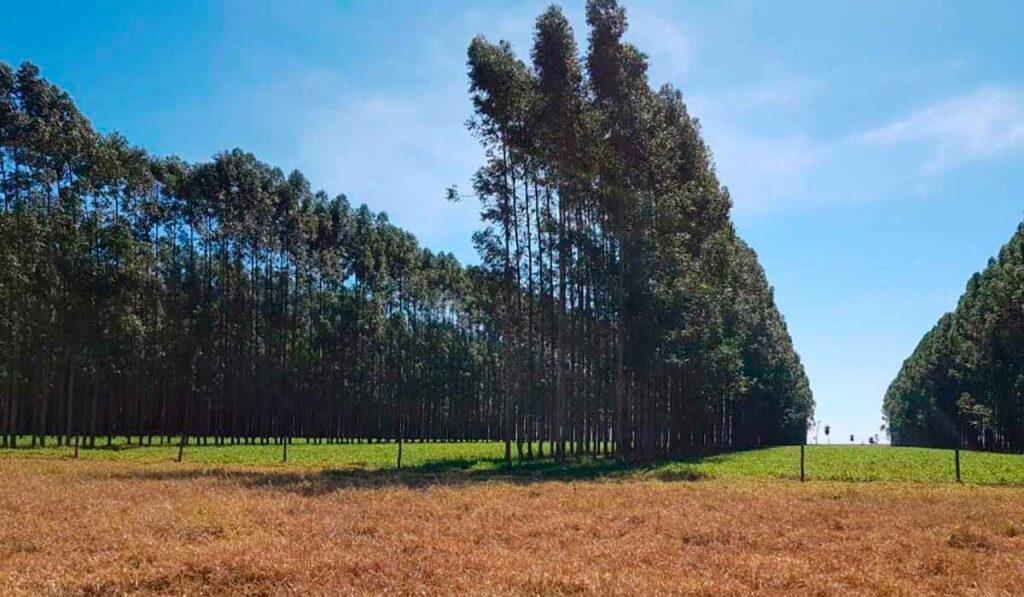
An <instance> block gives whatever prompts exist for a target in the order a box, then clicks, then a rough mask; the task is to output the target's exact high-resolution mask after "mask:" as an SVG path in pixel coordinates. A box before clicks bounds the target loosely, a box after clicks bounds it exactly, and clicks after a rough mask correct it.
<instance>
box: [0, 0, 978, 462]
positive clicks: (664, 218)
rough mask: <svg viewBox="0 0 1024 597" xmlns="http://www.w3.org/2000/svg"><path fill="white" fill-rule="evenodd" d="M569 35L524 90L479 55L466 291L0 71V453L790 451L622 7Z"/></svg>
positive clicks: (382, 233) (799, 424) (714, 216)
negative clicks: (277, 444) (164, 447)
mask: <svg viewBox="0 0 1024 597" xmlns="http://www.w3.org/2000/svg"><path fill="white" fill-rule="evenodd" d="M587 24H588V26H589V27H590V41H589V48H588V49H587V51H586V56H580V55H578V54H579V52H578V49H577V47H576V45H575V41H574V40H575V38H574V36H573V33H572V28H571V26H570V24H569V23H568V21H567V20H566V19H565V17H564V15H562V13H561V11H560V10H559V9H557V8H550V9H548V10H547V11H545V12H544V13H543V14H542V15H541V16H540V18H539V19H538V20H537V24H536V31H535V37H534V46H533V49H532V52H531V56H530V58H531V63H532V64H530V65H528V64H526V63H525V62H523V61H521V60H519V59H518V58H517V57H516V55H515V52H514V51H513V49H512V47H511V46H510V45H509V44H508V43H506V42H499V43H497V44H492V43H490V42H488V41H487V40H486V39H484V38H483V37H477V38H475V39H474V40H473V41H472V43H471V45H470V47H469V51H468V61H469V64H468V66H469V82H470V88H469V92H470V95H471V98H472V101H473V106H474V109H475V115H474V117H473V118H472V119H471V121H470V129H471V130H472V132H473V133H474V134H475V135H477V136H478V137H479V139H480V141H481V143H482V144H483V145H484V147H485V150H486V154H485V155H486V162H485V164H484V165H483V166H482V167H481V168H480V170H479V171H478V172H477V174H476V176H475V177H474V180H473V182H474V184H473V190H474V191H475V194H476V195H477V197H479V199H480V200H481V216H482V220H483V224H484V228H483V229H482V230H480V231H479V232H478V233H477V234H476V235H475V236H474V241H475V244H476V246H477V247H478V249H479V252H480V256H481V265H480V266H479V267H463V266H461V265H460V264H459V263H458V262H457V261H456V260H455V258H454V257H453V256H452V255H451V254H448V253H433V252H431V251H429V250H426V249H423V248H421V247H419V246H418V244H417V241H416V239H415V238H414V237H413V236H412V235H411V234H409V233H408V232H407V231H404V230H401V229H399V228H398V227H396V226H394V225H392V224H391V223H390V222H389V221H388V218H387V216H386V214H383V213H374V212H373V211H371V210H370V208H369V207H367V206H366V205H362V206H359V207H355V208H354V207H353V206H351V205H350V204H349V202H348V200H347V198H346V197H345V196H344V195H338V196H335V197H331V196H329V195H327V194H326V193H325V192H322V191H320V192H316V191H314V190H313V189H312V188H311V187H310V184H309V181H307V180H306V179H305V177H304V176H303V175H302V174H301V173H300V172H291V173H288V174H286V173H284V172H282V171H281V170H279V169H277V168H274V167H272V166H270V165H268V164H265V163H263V162H260V161H259V160H258V159H257V158H256V157H255V156H253V155H252V154H249V153H246V152H244V151H242V150H240V149H234V150H231V151H226V152H223V153H220V154H217V155H216V156H214V157H213V158H212V159H211V160H209V161H205V162H200V163H195V164H190V163H185V162H183V161H182V160H180V159H177V158H173V157H170V158H159V157H155V156H151V155H149V154H147V153H146V152H145V151H143V150H141V149H139V148H135V147H132V146H131V145H130V144H129V143H128V141H127V140H126V139H124V138H123V137H121V136H119V135H117V134H112V135H105V134H100V133H97V132H96V131H94V130H93V129H92V127H91V125H90V124H89V122H88V121H87V120H86V119H85V117H84V116H82V115H81V114H80V113H79V112H78V111H77V109H76V108H75V106H74V103H73V102H72V101H71V99H70V98H69V97H68V95H67V94H66V93H64V92H63V91H62V90H60V89H59V88H57V87H56V86H54V85H51V84H50V83H49V82H47V81H46V80H45V79H43V78H41V76H40V74H39V72H38V69H36V68H35V67H34V66H32V65H31V64H28V63H26V64H24V65H22V66H21V67H20V68H19V69H18V70H17V71H16V72H15V71H14V70H13V69H11V68H9V67H7V66H6V65H0V194H2V199H3V201H2V210H0V238H2V239H3V242H2V243H0V308H2V310H3V317H2V320H0V446H2V445H13V444H18V443H19V441H28V442H29V443H30V445H43V444H44V443H45V442H46V441H47V436H56V440H55V441H57V442H58V443H62V444H66V443H67V442H69V441H70V440H71V438H72V437H84V438H86V442H87V443H88V445H89V446H90V447H92V446H96V445H97V444H100V445H102V444H103V443H110V444H112V445H116V442H115V441H114V439H115V437H118V438H124V437H128V436H143V435H163V436H169V435H175V436H178V435H184V436H201V437H210V438H213V439H212V442H213V443H214V444H223V443H227V442H230V441H232V440H237V439H238V438H262V439H266V438H281V437H308V438H332V439H335V438H346V439H352V438H360V439H365V438H371V439H398V440H400V441H401V440H404V439H407V438H431V439H444V440H455V439H474V440H485V439H486V440H492V439H499V438H500V439H503V440H504V442H505V443H504V453H503V459H504V461H505V463H506V465H508V464H510V463H511V461H512V443H513V442H515V444H516V459H517V460H528V459H530V458H533V457H534V456H541V450H542V449H546V450H548V452H546V453H547V454H550V453H551V452H550V450H551V449H553V450H554V455H555V456H556V458H557V459H559V460H562V459H565V458H566V457H567V456H568V455H575V456H582V455H588V456H594V455H599V454H600V455H606V454H610V453H611V452H612V451H613V450H614V451H615V453H616V455H617V457H618V458H619V460H621V461H627V460H628V461H651V460H655V459H664V458H668V457H671V456H678V455H681V454H686V453H703V452H706V451H712V450H720V449H735V448H739V447H749V446H761V445H769V444H779V443H798V442H802V441H803V440H804V437H805V433H806V426H807V422H808V420H809V418H810V415H811V412H812V410H813V399H812V397H811V392H810V387H809V384H808V383H807V379H806V376H805V374H804V370H803V367H802V365H801V363H800V360H799V357H798V356H797V354H796V352H795V350H794V349H793V346H792V342H791V339H790V337H789V334H788V332H787V331H786V327H785V323H784V321H783V319H782V316H781V315H780V314H779V312H778V309H777V308H776V305H775V302H774V298H773V296H772V290H771V287H770V286H769V285H768V282H767V280H766V278H765V275H764V271H763V270H762V269H761V267H760V265H759V264H758V261H757V256H756V255H755V253H754V252H753V250H752V249H750V248H749V247H748V246H747V245H746V244H744V243H743V241H742V240H740V239H739V238H738V237H737V235H736V233H735V231H734V229H733V227H732V224H731V222H730V219H729V210H730V206H731V199H730V197H729V193H728V191H727V189H726V188H725V187H723V186H722V185H721V184H720V183H719V181H718V179H717V177H716V174H715V171H714V167H713V163H712V160H711V155H710V151H709V150H708V148H707V147H706V146H705V145H704V142H703V140H702V139H701V135H700V127H699V125H698V122H697V120H696V119H695V118H693V117H691V116H690V115H689V113H688V112H687V108H686V105H685V103H684V102H683V99H682V94H681V93H680V92H678V91H677V90H674V89H672V88H671V87H663V88H662V89H660V90H657V91H656V90H654V89H653V88H652V87H651V86H650V84H649V82H648V80H647V62H646V60H647V59H646V57H645V56H644V55H643V53H642V52H640V51H639V50H638V49H637V48H635V47H633V46H631V45H629V44H627V43H625V42H623V41H622V36H623V34H624V32H625V31H626V28H627V26H628V22H627V20H626V14H625V11H624V10H622V9H621V8H620V7H619V6H618V5H617V3H616V2H614V1H613V0H602V1H596V0H595V1H591V2H590V3H588V6H587ZM396 175H401V173H396ZM449 196H450V197H457V192H455V191H454V190H453V191H451V192H450V193H449ZM977 412H979V413H981V412H982V411H977ZM23 435H27V436H28V439H27V440H19V437H20V436H23ZM104 440H106V441H105V442H104ZM49 441H50V442H51V443H52V442H53V441H54V440H52V439H51V440H49ZM254 449H255V448H254ZM293 458H301V455H299V456H293Z"/></svg>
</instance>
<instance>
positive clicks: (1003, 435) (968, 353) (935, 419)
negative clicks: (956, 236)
mask: <svg viewBox="0 0 1024 597" xmlns="http://www.w3.org/2000/svg"><path fill="white" fill-rule="evenodd" d="M1022 305H1024V224H1021V225H1020V226H1018V227H1017V231H1016V233H1014V235H1013V237H1012V238H1011V239H1010V242H1008V243H1007V244H1005V245H1004V246H1003V247H1002V249H1001V250H1000V251H999V255H998V256H997V257H995V258H993V259H990V260H989V262H988V266H987V267H986V268H985V269H984V270H983V271H981V272H980V273H976V274H974V275H973V276H971V278H970V280H968V282H967V288H966V289H965V290H964V294H963V295H962V296H961V297H960V301H959V302H958V303H957V306H956V309H954V310H953V311H952V312H950V313H947V314H945V315H943V316H942V318H940V319H939V321H938V323H936V324H935V327H934V328H932V329H931V331H929V332H928V333H927V334H925V336H924V338H922V339H921V342H920V343H919V344H918V345H917V348H916V349H915V350H914V352H913V354H911V355H910V358H908V359H907V360H906V361H904V363H903V367H902V368H901V369H900V372H899V374H898V375H897V376H896V379H895V380H893V382H892V384H891V385H890V386H889V389H888V391H887V392H886V395H885V403H884V406H883V411H884V414H885V418H886V419H887V420H888V426H889V434H890V435H891V437H892V442H893V444H896V445H916V446H942V447H951V446H956V445H961V446H964V447H970V448H977V449H989V450H1005V451H1014V452H1022V451H1024V310H1022V308H1021V306H1022Z"/></svg>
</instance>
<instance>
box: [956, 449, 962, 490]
mask: <svg viewBox="0 0 1024 597" xmlns="http://www.w3.org/2000/svg"><path fill="white" fill-rule="evenodd" d="M954 458H955V459H956V482H957V483H960V482H961V481H960V446H957V447H956V449H955V450H954Z"/></svg>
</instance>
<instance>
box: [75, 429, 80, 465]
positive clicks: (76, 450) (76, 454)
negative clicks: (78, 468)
mask: <svg viewBox="0 0 1024 597" xmlns="http://www.w3.org/2000/svg"><path fill="white" fill-rule="evenodd" d="M78 437H79V436H78V434H75V460H78Z"/></svg>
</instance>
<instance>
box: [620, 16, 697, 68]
mask: <svg viewBox="0 0 1024 597" xmlns="http://www.w3.org/2000/svg"><path fill="white" fill-rule="evenodd" d="M628 16H629V33H628V34H627V35H628V38H629V40H631V41H633V42H634V43H636V45H637V46H638V47H639V48H640V49H641V50H643V51H644V52H646V53H647V54H648V55H650V57H651V62H652V64H655V65H657V69H658V72H659V73H661V74H662V75H664V76H667V77H669V78H675V77H678V76H680V75H682V74H683V73H685V72H686V69H687V68H688V67H689V65H690V59H691V56H692V55H693V42H692V40H691V39H690V37H689V36H688V35H687V34H686V32H685V31H683V28H682V27H681V26H680V25H679V23H678V21H677V20H676V19H673V18H672V17H671V16H670V14H668V13H667V11H664V10H650V9H644V8H636V9H631V10H629V12H628ZM655 84H658V83H657V82H655Z"/></svg>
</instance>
